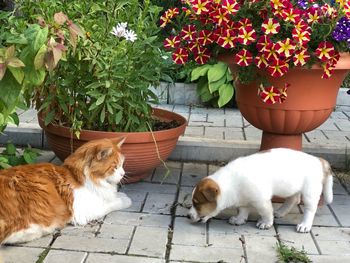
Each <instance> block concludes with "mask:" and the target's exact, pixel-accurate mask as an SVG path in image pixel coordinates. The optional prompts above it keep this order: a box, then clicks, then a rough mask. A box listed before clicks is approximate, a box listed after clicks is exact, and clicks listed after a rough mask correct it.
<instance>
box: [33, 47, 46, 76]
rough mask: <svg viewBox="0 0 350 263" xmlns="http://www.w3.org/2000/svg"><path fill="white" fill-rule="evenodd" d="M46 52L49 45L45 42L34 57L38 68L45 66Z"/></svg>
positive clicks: (35, 65)
mask: <svg viewBox="0 0 350 263" xmlns="http://www.w3.org/2000/svg"><path fill="white" fill-rule="evenodd" d="M46 52H47V46H46V45H45V44H44V45H42V46H41V48H40V49H39V51H38V53H37V54H36V56H35V58H34V67H35V69H36V70H38V69H41V68H42V67H43V66H44V62H45V55H46Z"/></svg>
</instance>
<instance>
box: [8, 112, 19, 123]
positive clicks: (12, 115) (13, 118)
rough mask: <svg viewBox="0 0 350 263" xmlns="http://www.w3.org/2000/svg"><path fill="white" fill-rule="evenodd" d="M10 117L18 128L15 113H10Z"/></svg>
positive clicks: (17, 119)
mask: <svg viewBox="0 0 350 263" xmlns="http://www.w3.org/2000/svg"><path fill="white" fill-rule="evenodd" d="M10 117H11V118H12V121H13V123H14V124H16V125H17V126H18V125H19V118H18V115H17V112H14V113H12V114H11V115H10Z"/></svg>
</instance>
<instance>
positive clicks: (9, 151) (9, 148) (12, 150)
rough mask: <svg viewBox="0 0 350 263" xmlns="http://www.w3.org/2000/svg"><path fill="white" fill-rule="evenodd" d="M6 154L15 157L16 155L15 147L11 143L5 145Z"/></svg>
mask: <svg viewBox="0 0 350 263" xmlns="http://www.w3.org/2000/svg"><path fill="white" fill-rule="evenodd" d="M6 153H7V154H8V155H15V154H16V146H15V145H14V144H12V143H8V144H7V145H6Z"/></svg>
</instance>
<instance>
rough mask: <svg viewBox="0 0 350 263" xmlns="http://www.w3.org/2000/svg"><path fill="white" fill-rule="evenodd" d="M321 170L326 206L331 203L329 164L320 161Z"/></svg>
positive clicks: (331, 188)
mask: <svg viewBox="0 0 350 263" xmlns="http://www.w3.org/2000/svg"><path fill="white" fill-rule="evenodd" d="M321 162H322V168H323V198H324V201H325V203H326V204H330V203H332V201H333V172H332V169H331V166H330V165H329V163H328V162H327V161H326V160H324V159H321Z"/></svg>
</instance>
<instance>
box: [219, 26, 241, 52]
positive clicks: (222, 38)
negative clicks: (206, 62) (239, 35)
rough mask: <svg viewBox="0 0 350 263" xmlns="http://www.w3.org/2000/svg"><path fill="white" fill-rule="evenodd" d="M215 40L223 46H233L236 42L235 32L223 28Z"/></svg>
mask: <svg viewBox="0 0 350 263" xmlns="http://www.w3.org/2000/svg"><path fill="white" fill-rule="evenodd" d="M216 42H217V43H218V44H219V45H220V46H222V47H223V48H233V47H234V46H235V42H236V36H235V32H234V31H233V30H231V29H226V30H223V32H222V33H221V34H220V35H219V37H218V39H217V40H216Z"/></svg>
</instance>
